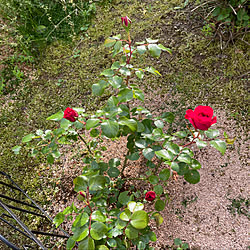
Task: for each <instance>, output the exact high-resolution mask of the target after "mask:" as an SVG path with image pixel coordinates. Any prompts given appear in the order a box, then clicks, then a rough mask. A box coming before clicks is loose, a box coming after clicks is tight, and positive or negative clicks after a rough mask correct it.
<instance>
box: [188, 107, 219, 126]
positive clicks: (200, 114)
mask: <svg viewBox="0 0 250 250" xmlns="http://www.w3.org/2000/svg"><path fill="white" fill-rule="evenodd" d="M213 112H214V111H213V109H212V108H211V107H209V106H201V105H200V106H197V107H196V108H195V109H194V111H193V110H192V109H188V110H187V111H186V115H185V118H186V119H188V120H189V121H190V122H191V123H192V125H193V126H194V128H195V129H197V128H198V129H200V130H208V129H209V128H210V127H211V125H212V124H214V123H216V122H217V119H216V116H215V117H213Z"/></svg>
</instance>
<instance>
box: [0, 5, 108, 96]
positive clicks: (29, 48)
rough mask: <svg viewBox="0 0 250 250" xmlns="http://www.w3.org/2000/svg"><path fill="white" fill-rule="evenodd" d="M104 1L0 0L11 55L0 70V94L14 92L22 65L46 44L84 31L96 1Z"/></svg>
mask: <svg viewBox="0 0 250 250" xmlns="http://www.w3.org/2000/svg"><path fill="white" fill-rule="evenodd" d="M106 2H108V1H102V0H100V1H96V2H92V1H81V0H79V1H68V0H67V1H40V0H36V1H30V0H26V1H19V0H1V1H0V14H1V18H3V20H4V21H5V22H6V23H8V28H7V29H3V30H4V31H5V32H8V36H10V37H15V41H14V42H12V45H11V46H10V47H11V49H12V50H14V51H15V53H14V55H11V56H9V57H6V58H5V59H4V60H3V61H2V64H3V70H2V71H1V81H0V94H8V93H10V92H14V91H16V88H17V87H18V85H19V83H20V82H22V81H23V79H24V78H27V74H25V73H26V71H25V70H24V68H25V66H26V67H27V66H28V67H32V64H33V63H35V62H36V63H37V59H38V58H39V55H41V54H42V53H43V50H44V49H45V48H46V46H48V44H50V43H52V42H54V41H56V40H64V41H67V42H72V40H73V39H74V37H75V36H77V35H81V37H82V39H84V36H85V32H86V30H87V29H88V27H89V25H90V24H91V20H92V18H93V17H94V15H95V14H96V4H106Z"/></svg>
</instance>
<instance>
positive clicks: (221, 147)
mask: <svg viewBox="0 0 250 250" xmlns="http://www.w3.org/2000/svg"><path fill="white" fill-rule="evenodd" d="M209 143H210V145H211V146H212V147H214V148H215V149H217V150H218V151H220V152H221V154H222V155H224V154H225V152H226V148H227V144H226V142H224V141H222V140H219V139H216V140H214V141H210V142H209Z"/></svg>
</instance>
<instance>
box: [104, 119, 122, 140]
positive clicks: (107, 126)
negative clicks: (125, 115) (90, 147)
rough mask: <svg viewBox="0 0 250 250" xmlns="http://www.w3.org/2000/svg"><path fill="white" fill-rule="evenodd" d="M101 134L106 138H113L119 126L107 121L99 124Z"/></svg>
mask: <svg viewBox="0 0 250 250" xmlns="http://www.w3.org/2000/svg"><path fill="white" fill-rule="evenodd" d="M101 129H102V132H103V134H104V135H105V136H107V137H108V138H114V137H116V136H117V134H118V131H119V125H118V123H117V122H114V121H110V120H107V121H105V122H103V123H102V124H101Z"/></svg>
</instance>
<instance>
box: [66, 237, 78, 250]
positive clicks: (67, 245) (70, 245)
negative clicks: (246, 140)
mask: <svg viewBox="0 0 250 250" xmlns="http://www.w3.org/2000/svg"><path fill="white" fill-rule="evenodd" d="M75 243H76V242H75V241H74V240H73V239H72V236H71V237H69V238H68V240H67V244H66V249H67V250H71V249H72V248H73V247H74V246H75Z"/></svg>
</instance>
